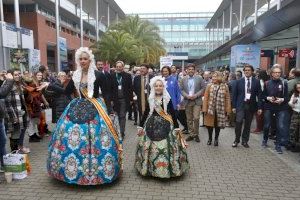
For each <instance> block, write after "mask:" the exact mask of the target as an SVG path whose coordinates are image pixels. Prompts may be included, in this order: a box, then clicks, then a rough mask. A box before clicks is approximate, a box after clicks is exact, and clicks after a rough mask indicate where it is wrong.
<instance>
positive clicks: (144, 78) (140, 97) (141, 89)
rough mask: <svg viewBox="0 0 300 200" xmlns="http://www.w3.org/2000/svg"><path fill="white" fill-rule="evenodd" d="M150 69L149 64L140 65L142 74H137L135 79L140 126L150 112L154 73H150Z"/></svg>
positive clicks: (134, 88)
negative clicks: (149, 101) (149, 102)
mask: <svg viewBox="0 0 300 200" xmlns="http://www.w3.org/2000/svg"><path fill="white" fill-rule="evenodd" d="M148 69H149V66H148V65H146V64H142V65H141V66H140V72H141V75H139V76H136V77H135V78H134V80H133V91H134V93H135V94H136V96H137V103H138V110H139V121H140V123H139V124H140V126H143V124H144V122H145V120H146V118H147V116H148V113H149V104H148V97H149V94H150V79H151V78H153V75H150V74H149V73H148Z"/></svg>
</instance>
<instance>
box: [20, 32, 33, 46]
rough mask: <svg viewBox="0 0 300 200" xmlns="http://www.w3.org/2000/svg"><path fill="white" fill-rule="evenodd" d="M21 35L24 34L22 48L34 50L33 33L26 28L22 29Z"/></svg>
mask: <svg viewBox="0 0 300 200" xmlns="http://www.w3.org/2000/svg"><path fill="white" fill-rule="evenodd" d="M21 33H22V48H23V49H34V44H33V31H32V30H29V29H26V28H21Z"/></svg>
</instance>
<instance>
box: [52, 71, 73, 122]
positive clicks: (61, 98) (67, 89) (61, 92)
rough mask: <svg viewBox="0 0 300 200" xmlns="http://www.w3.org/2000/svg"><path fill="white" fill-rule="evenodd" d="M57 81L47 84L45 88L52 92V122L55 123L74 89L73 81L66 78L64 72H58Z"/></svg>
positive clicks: (69, 100) (70, 98)
mask: <svg viewBox="0 0 300 200" xmlns="http://www.w3.org/2000/svg"><path fill="white" fill-rule="evenodd" d="M57 79H58V80H57V81H55V82H54V83H51V84H49V85H48V87H47V90H49V91H52V92H53V106H52V123H56V122H57V120H58V119H59V117H60V116H61V114H62V113H63V112H64V110H65V108H66V107H67V105H68V104H69V103H70V102H71V100H72V97H71V94H72V93H73V92H74V91H75V86H74V82H73V81H72V80H70V81H69V80H67V76H66V73H65V72H59V73H58V76H57Z"/></svg>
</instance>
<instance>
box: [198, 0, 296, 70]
mask: <svg viewBox="0 0 300 200" xmlns="http://www.w3.org/2000/svg"><path fill="white" fill-rule="evenodd" d="M299 9H300V1H297V0H251V1H250V0H223V1H222V3H221V4H220V6H219V8H218V9H217V11H216V12H215V14H214V15H213V17H212V18H211V20H210V21H209V23H208V24H207V26H206V28H207V29H208V30H209V32H211V33H212V34H211V37H210V38H209V46H210V50H209V53H207V54H206V55H205V56H203V57H202V58H201V59H199V60H197V61H196V63H197V64H198V65H199V66H202V67H203V68H218V67H221V66H224V65H230V60H231V58H230V55H231V48H232V47H233V46H235V45H249V44H255V45H258V46H260V47H261V57H260V66H259V67H260V68H262V69H268V68H270V67H271V66H272V65H273V64H274V63H279V64H281V65H282V66H283V67H284V71H285V73H286V74H287V73H288V71H289V69H291V68H292V67H300V62H299V61H300V56H299V54H300V51H297V49H300V40H299V34H300V28H299V27H300V25H299V24H300V12H299ZM226 34H227V35H226ZM227 38H228V39H229V40H226V39H227ZM230 67H231V68H235V67H236V66H230Z"/></svg>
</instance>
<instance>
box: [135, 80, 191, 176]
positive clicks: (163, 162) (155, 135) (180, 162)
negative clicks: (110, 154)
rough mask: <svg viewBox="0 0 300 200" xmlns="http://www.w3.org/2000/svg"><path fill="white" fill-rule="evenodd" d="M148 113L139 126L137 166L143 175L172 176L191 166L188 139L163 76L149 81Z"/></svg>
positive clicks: (178, 174) (180, 173) (179, 174)
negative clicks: (180, 127) (175, 124)
mask: <svg viewBox="0 0 300 200" xmlns="http://www.w3.org/2000/svg"><path fill="white" fill-rule="evenodd" d="M150 87H151V92H150V95H149V99H148V101H149V109H150V112H149V116H148V118H147V119H146V121H145V123H144V124H143V125H142V126H143V127H138V144H137V152H136V161H135V168H136V169H137V171H138V172H139V173H140V174H141V175H142V176H154V177H158V178H171V177H177V176H181V175H182V174H183V173H184V172H186V171H187V170H188V169H189V164H188V158H187V153H186V142H185V140H184V138H183V136H182V134H181V132H180V129H179V128H178V127H174V123H173V120H176V117H175V111H174V109H173V106H172V102H171V100H170V99H171V97H170V95H169V93H168V92H167V90H166V82H165V80H164V79H163V78H162V77H154V78H152V79H151V81H150Z"/></svg>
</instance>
